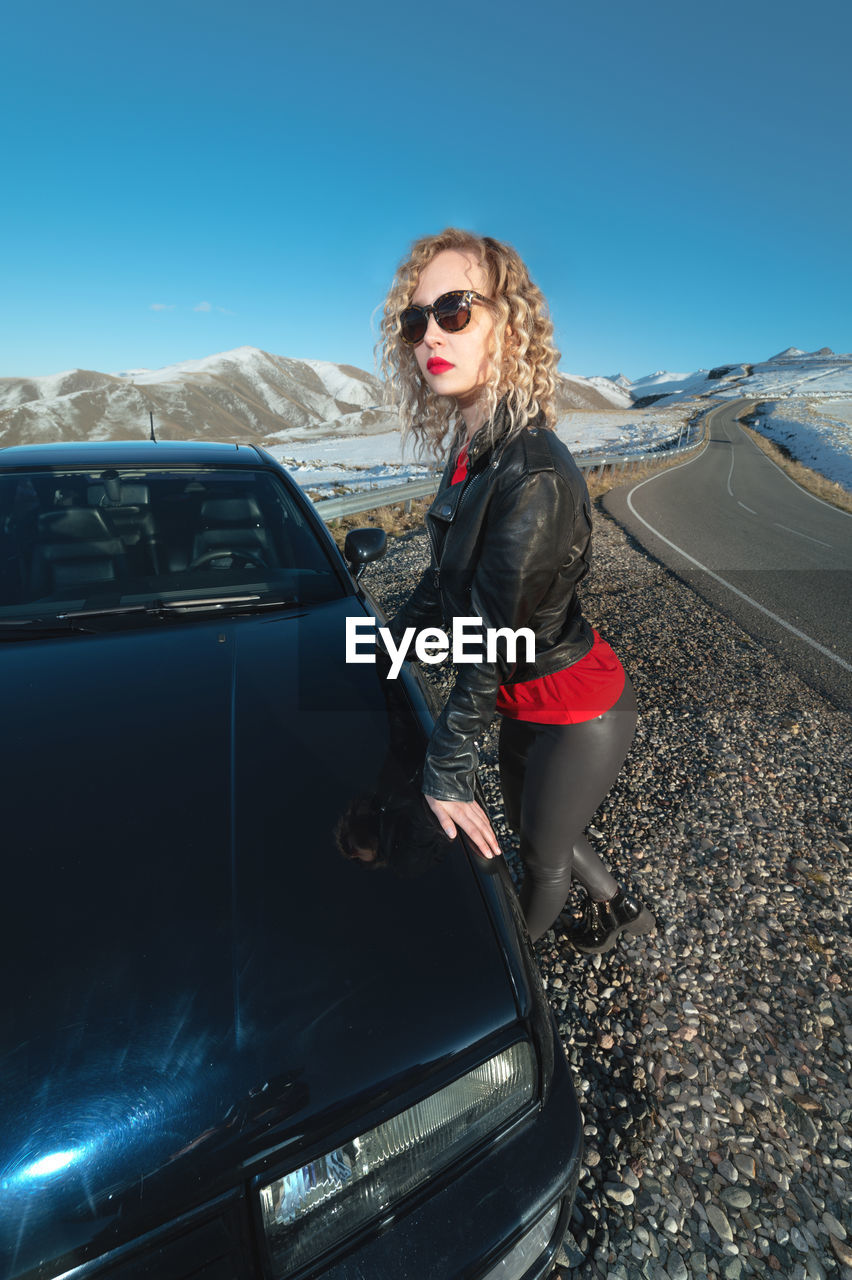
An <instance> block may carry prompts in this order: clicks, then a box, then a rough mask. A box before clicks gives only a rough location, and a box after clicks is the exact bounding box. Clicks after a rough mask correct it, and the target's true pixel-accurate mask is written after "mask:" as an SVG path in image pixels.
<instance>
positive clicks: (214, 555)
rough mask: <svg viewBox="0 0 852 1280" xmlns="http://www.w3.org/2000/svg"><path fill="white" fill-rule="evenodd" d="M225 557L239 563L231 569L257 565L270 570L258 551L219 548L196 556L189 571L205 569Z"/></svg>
mask: <svg viewBox="0 0 852 1280" xmlns="http://www.w3.org/2000/svg"><path fill="white" fill-rule="evenodd" d="M224 556H229V557H230V558H231V560H232V561H234V560H236V561H238V562H239V564H238V565H235V564H233V563H232V564H230V565H229V566H228V567H229V568H230V569H235V568H238V567H239V566H240V565H242V566H248V565H250V564H253V565H256V566H257V567H258V568H260V569H268V568H269V565H268V564H267V563H266V561H265V560H264V559H263V557H262V556H260V555H258V553H257V552H256V551H248V550H246V549H244V548H243V547H217V548H216V549H215V550H213V551H205V552H203V553H202V554H201V555H200V556H196V557H195V559H194V560H193V562H192V564H190V565H188V566H187V568H188V569H203V568H205V566H207V565H210V564H212V563H213V561H214V560H221V559H222V558H223V557H224Z"/></svg>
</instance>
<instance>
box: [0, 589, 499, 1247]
mask: <svg viewBox="0 0 852 1280" xmlns="http://www.w3.org/2000/svg"><path fill="white" fill-rule="evenodd" d="M347 615H358V616H361V617H363V616H364V613H363V610H362V608H361V606H360V604H359V603H358V601H357V599H355V598H352V597H350V598H348V599H346V600H343V601H339V602H332V603H330V604H327V605H323V606H320V607H317V608H313V609H310V610H304V611H293V612H290V613H283V614H275V615H273V616H270V617H252V618H234V619H225V620H222V619H219V620H216V621H213V622H209V621H199V620H191V621H184V622H168V623H158V624H152V626H151V627H149V628H145V627H143V628H141V629H140V628H137V627H134V628H132V629H121V630H119V631H118V632H113V633H111V634H108V635H94V636H90V635H82V636H72V637H68V638H67V639H58V640H57V639H54V640H50V641H30V642H26V643H19V644H14V645H5V646H4V648H3V650H2V661H3V676H2V683H3V765H2V786H3V789H4V792H5V795H4V804H3V818H2V822H3V827H4V841H3V843H4V848H5V852H6V857H5V874H6V878H7V883H6V887H5V894H4V896H5V897H6V902H7V905H8V906H10V907H11V908H12V910H11V912H10V913H8V914H9V916H10V918H9V922H8V924H7V925H6V926H4V934H5V936H4V938H3V945H4V948H6V949H7V956H6V973H7V974H8V975H10V976H9V980H8V981H7V994H6V997H5V999H4V1003H5V1005H6V1009H5V1013H6V1017H5V1018H4V1021H3V1026H4V1030H3V1032H2V1039H0V1087H1V1088H2V1096H3V1100H4V1110H5V1116H4V1118H3V1120H2V1127H0V1190H2V1196H0V1205H2V1208H0V1240H2V1244H3V1247H4V1249H5V1251H6V1256H7V1258H11V1259H12V1260H13V1268H12V1269H13V1271H17V1270H23V1269H25V1268H26V1267H27V1266H28V1265H34V1263H35V1262H36V1261H37V1260H38V1259H43V1258H50V1257H54V1256H59V1255H60V1254H63V1255H64V1254H66V1253H68V1252H69V1250H74V1251H75V1252H74V1254H73V1257H74V1259H75V1260H81V1259H83V1258H85V1257H88V1256H91V1255H92V1254H93V1253H94V1254H97V1253H100V1252H103V1251H104V1250H105V1249H107V1248H111V1247H113V1246H114V1245H116V1244H118V1243H121V1242H122V1241H124V1240H126V1239H128V1238H131V1237H132V1236H133V1235H135V1234H138V1233H139V1232H140V1231H141V1230H143V1229H146V1228H147V1227H149V1226H151V1225H156V1224H157V1222H159V1221H162V1220H163V1219H164V1217H165V1216H176V1215H177V1213H178V1212H180V1210H181V1209H182V1208H183V1207H185V1206H186V1205H187V1204H190V1203H199V1202H201V1201H202V1200H204V1199H206V1198H209V1197H211V1196H213V1195H215V1194H218V1193H220V1192H222V1191H224V1190H226V1189H228V1188H230V1187H232V1186H233V1185H234V1184H235V1181H236V1180H238V1179H239V1178H243V1179H245V1177H246V1176H249V1175H250V1174H251V1173H252V1172H255V1171H257V1170H258V1169H261V1168H264V1167H270V1168H271V1167H273V1165H275V1166H280V1165H284V1166H286V1164H287V1162H288V1161H290V1163H291V1164H295V1165H298V1163H300V1160H299V1153H300V1152H301V1151H302V1150H304V1149H306V1147H307V1146H310V1143H311V1142H312V1141H313V1142H315V1143H316V1142H320V1141H321V1138H322V1135H324V1134H327V1135H330V1136H332V1137H333V1135H334V1132H335V1127H336V1126H337V1127H339V1125H340V1124H341V1117H342V1115H343V1109H344V1107H345V1108H346V1110H347V1114H350V1115H354V1116H356V1117H357V1116H358V1115H359V1114H363V1115H366V1114H367V1113H368V1112H369V1109H370V1107H374V1106H375V1105H377V1102H379V1101H381V1100H382V1099H387V1098H388V1097H390V1098H392V1097H393V1096H394V1094H395V1093H398V1092H399V1091H400V1090H401V1089H402V1088H403V1087H408V1086H409V1085H410V1084H411V1082H412V1080H415V1081H416V1080H424V1081H425V1078H426V1076H428V1074H429V1072H430V1071H432V1070H434V1069H436V1068H439V1067H441V1066H442V1065H444V1066H445V1065H446V1064H447V1062H448V1061H450V1060H451V1059H452V1057H453V1055H456V1054H459V1053H460V1052H462V1051H463V1050H465V1049H467V1048H468V1047H469V1046H471V1045H472V1044H474V1043H475V1042H477V1041H479V1040H484V1039H485V1038H486V1037H488V1036H489V1035H491V1034H492V1033H495V1032H497V1031H499V1029H500V1028H503V1027H506V1026H507V1024H511V1023H512V1022H513V1021H514V1020H515V1019H516V1018H517V1016H518V1014H517V1008H516V1006H515V1002H514V999H513V990H512V986H511V984H510V981H509V979H508V977H507V973H506V967H505V965H504V962H503V958H502V954H501V951H500V948H499V946H498V944H497V940H496V935H495V932H494V928H493V926H492V922H491V918H490V916H489V914H488V912H487V911H486V909H485V907H484V905H483V896H482V893H481V890H480V885H479V883H478V875H479V873H478V872H477V871H476V870H474V868H473V867H472V865H471V863H470V862H469V860H468V857H467V855H466V854H465V852H464V850H463V849H462V847H461V845H460V844H459V842H454V843H453V844H450V843H449V842H447V841H444V840H443V837H441V841H443V845H441V848H439V850H438V853H437V854H436V853H435V847H434V845H430V844H429V842H428V841H427V842H426V848H427V854H426V855H425V856H424V855H423V851H422V849H421V853H420V855H419V856H418V857H412V856H411V851H410V850H407V849H406V848H404V847H402V846H400V843H399V841H397V845H396V852H395V854H394V857H393V858H391V861H390V863H389V865H388V866H384V867H381V868H378V869H374V868H371V867H368V866H365V865H363V864H362V863H358V862H352V861H349V860H346V859H344V858H343V857H342V856H341V854H340V852H339V849H338V846H337V840H336V836H335V829H336V827H337V826H338V824H339V822H340V819H341V817H342V815H344V813H346V812H347V811H348V810H351V807H352V806H353V804H356V807H358V802H364V803H362V804H361V805H360V808H361V809H362V810H363V809H364V808H365V807H366V808H367V809H372V810H375V809H377V808H380V807H381V806H382V805H383V806H384V809H385V813H384V814H383V815H381V818H380V819H379V820H381V821H383V822H390V820H391V815H392V814H393V812H394V806H395V805H397V806H398V807H399V797H400V796H401V797H402V798H403V799H402V802H401V806H402V808H405V806H406V805H409V803H411V802H415V803H416V800H418V799H419V788H418V783H417V777H416V774H417V769H418V766H419V764H421V763H422V755H423V742H424V739H423V733H422V728H420V727H418V724H417V721H416V717H415V716H414V714H413V713H412V711H411V708H410V705H409V700H408V698H407V697H406V694H405V685H404V682H403V681H401V680H400V681H390V680H388V679H386V678H384V677H383V675H382V672H381V670H380V669H379V668H377V666H376V665H374V664H371V665H366V664H364V665H361V664H358V665H351V664H350V665H348V666H347V665H346V664H344V662H343V654H344V625H345V618H346V616H347ZM420 804H421V806H422V800H421V801H420ZM440 843H441V842H439V844H440ZM404 844H405V841H403V842H402V845H403V846H404ZM444 845H445V850H444V847H443V846H444ZM430 851H431V853H430ZM427 1091H428V1086H427Z"/></svg>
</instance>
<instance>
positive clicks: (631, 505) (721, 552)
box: [604, 400, 852, 709]
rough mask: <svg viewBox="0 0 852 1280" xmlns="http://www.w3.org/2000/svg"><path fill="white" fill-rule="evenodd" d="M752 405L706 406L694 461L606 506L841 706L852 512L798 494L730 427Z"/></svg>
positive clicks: (848, 665)
mask: <svg viewBox="0 0 852 1280" xmlns="http://www.w3.org/2000/svg"><path fill="white" fill-rule="evenodd" d="M750 404H751V402H750V401H748V400H736V401H731V402H729V403H727V404H723V405H720V406H719V408H717V409H713V410H712V411H711V412H710V413H709V415H708V436H709V438H708V441H707V443H706V444H705V446H704V448H703V449H702V450H701V452H700V453H699V454H697V455H696V456H695V457H693V458H692V459H690V460H689V461H688V462H684V463H681V464H680V465H679V466H677V467H672V468H671V469H670V470H668V471H664V472H661V473H660V474H659V475H656V476H651V477H650V479H648V480H643V481H641V482H640V483H639V484H636V485H633V486H630V487H628V486H623V487H622V488H619V489H612V490H611V491H610V492H609V493H608V494H607V495H606V497H605V498H604V507H605V508H606V510H607V511H608V512H609V513H610V515H612V516H614V518H615V519H616V520H617V521H618V522H619V524H621V525H622V526H623V527H624V528H626V529H627V531H628V532H629V533H630V534H632V535H633V537H634V538H635V539H636V540H637V541H638V542H639V543H641V545H642V546H643V547H645V548H646V550H648V551H650V552H651V554H652V555H653V556H655V557H656V558H657V559H658V560H660V561H662V562H663V563H664V564H666V565H668V567H669V568H671V569H673V570H674V571H675V572H676V573H677V574H678V575H679V576H680V577H682V578H684V579H685V580H686V581H688V582H689V583H690V585H691V586H693V587H694V588H695V589H696V590H697V591H699V592H700V593H701V595H703V596H704V597H705V598H707V599H709V600H710V601H711V602H712V603H713V604H714V605H715V606H716V607H718V608H719V609H721V610H723V611H724V612H725V613H726V614H729V615H730V616H731V617H733V618H734V619H735V620H736V621H737V622H738V623H739V625H740V626H741V627H742V628H743V630H744V631H747V632H749V633H750V634H751V635H754V636H756V637H757V638H759V639H760V640H761V641H763V642H764V643H766V644H767V645H768V647H770V648H771V649H772V650H773V651H774V652H775V653H776V654H777V655H778V656H779V658H781V659H782V660H783V661H784V662H785V663H786V664H787V665H788V666H790V667H791V668H792V669H793V670H795V671H796V672H797V673H798V674H799V675H800V676H802V677H803V679H805V680H807V681H808V683H810V684H811V685H814V686H815V687H816V688H817V689H819V691H820V692H821V693H823V694H825V695H826V696H828V697H829V698H830V699H831V700H832V701H833V702H835V703H837V705H839V706H841V707H844V708H846V709H849V708H850V707H852V515H847V514H846V512H843V511H840V510H838V508H836V507H832V506H829V505H828V504H827V503H825V502H822V501H820V499H819V498H814V497H813V496H812V495H811V494H809V493H806V492H805V490H804V489H800V488H799V486H798V485H797V484H794V482H793V481H792V480H790V478H789V477H788V476H787V475H785V473H784V472H783V471H782V470H781V469H780V468H779V467H777V466H776V465H775V463H774V462H771V461H770V460H769V459H768V458H767V457H766V455H765V454H764V453H762V452H761V451H760V450H759V449H758V448H757V446H756V445H755V444H754V443H753V442H752V441H751V440H750V439H749V438H748V436H747V435H746V434H745V432H744V431H743V430H742V428H741V427H740V425H739V423H738V422H737V421H736V418H737V416H738V415H739V414H741V413H744V412H745V411H746V409H747V408H748V407H749V406H750ZM710 644H711V645H712V638H710Z"/></svg>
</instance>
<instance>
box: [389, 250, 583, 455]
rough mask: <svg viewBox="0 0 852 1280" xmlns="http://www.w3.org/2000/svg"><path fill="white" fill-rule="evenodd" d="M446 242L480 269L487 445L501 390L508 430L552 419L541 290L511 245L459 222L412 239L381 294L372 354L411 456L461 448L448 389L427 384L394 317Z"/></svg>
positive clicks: (552, 353) (552, 358) (552, 350)
mask: <svg viewBox="0 0 852 1280" xmlns="http://www.w3.org/2000/svg"><path fill="white" fill-rule="evenodd" d="M445 249H456V250H459V251H461V252H462V253H471V254H472V255H473V256H474V257H475V258H476V259H477V261H478V262H479V264H480V266H481V267H483V268H484V270H485V273H486V279H487V285H486V288H485V293H486V295H487V297H488V298H489V299H490V300H491V311H492V314H493V316H494V336H493V342H492V349H491V353H490V362H491V369H490V374H489V377H488V381H487V383H486V387H485V393H486V415H487V416H486V426H485V430H486V431H487V433H488V435H489V444H490V443H492V442H493V430H494V414H495V410H496V408H497V405H498V403H499V402H500V400H502V399H503V397H505V399H506V411H507V414H508V420H509V427H508V435H509V436H514V435H517V433H518V432H519V431H522V430H523V429H524V426H525V425H526V423H527V421H528V420H529V419H530V418H534V417H536V415H537V414H538V413H539V412H540V411H541V412H543V414H544V419H545V422H544V425H546V426H547V427H550V428H552V427H554V426H555V425H556V417H557V414H556V404H555V400H556V387H557V383H556V365H557V363H558V362H559V352H558V351H557V349H556V347H555V346H554V345H553V325H552V323H551V320H550V315H549V313H548V309H547V303H546V302H545V299H544V295H543V294H542V292H541V290H540V289H538V288H537V286H536V285H534V284H533V282H532V280H531V279H530V275H529V271H528V270H527V268H526V266H525V265H524V263H523V261H522V260H521V258H520V257H519V255H518V254H517V252H516V251H515V250H514V249H513V248H512V247H511V245H508V244H503V243H501V241H499V240H493V239H492V238H491V237H490V236H478V235H475V234H474V233H473V232H471V231H462V230H459V229H458V228H457V227H447V229H446V230H445V231H441V232H440V233H439V234H438V235H433V236H422V237H421V239H419V240H415V242H414V244H413V245H412V246H411V252H410V253H409V255H408V257H407V258H405V259H403V261H402V262H401V263H400V265H399V267H398V268H397V272H396V275H395V276H394V279H393V283H392V285H391V288H390V292H389V293H388V296H387V299H386V301H385V305H384V311H383V315H382V321H381V338H380V339H379V341H378V342H377V344H376V356H377V360H379V359H380V369H381V373H382V375H383V377H384V379H385V389H386V395H387V398H388V400H389V402H390V404H391V405H392V406H393V407H394V408H395V409H396V410H397V412H398V413H399V416H400V418H401V420H402V427H403V444H405V443H406V442H407V441H409V440H410V439H411V438H412V437H413V438H414V442H415V443H414V453H415V455H416V456H422V454H423V452H424V450H425V451H426V452H428V453H430V454H432V455H433V456H434V457H436V458H437V459H439V460H442V459H443V458H444V457H445V456H446V454H447V452H448V451H449V452H451V453H455V451H456V450H457V449H458V448H459V447H460V445H461V442H462V440H463V438H464V436H465V428H464V422H463V421H462V419H461V415H460V414H459V411H458V406H457V405H456V401H455V399H454V398H453V397H452V396H438V395H435V394H433V393H432V392H431V391H430V390H429V387H428V386H427V384H426V382H425V381H424V379H423V377H422V375H421V373H420V370H419V368H418V365H417V360H416V357H415V355H414V349H413V347H411V346H408V345H407V344H406V343H404V342H403V341H402V338H401V337H400V324H399V317H400V313H401V312H402V311H404V309H405V308H406V307H407V306H409V304H410V303H411V300H412V298H413V297H414V294H415V291H416V289H417V284H418V281H419V279H420V274H421V272H422V271H423V269H424V267H426V266H428V264H429V263H430V262H431V261H432V259H433V258H434V257H436V256H437V255H438V254H439V253H441V252H443V250H445ZM448 435H449V443H448V442H447V436H448Z"/></svg>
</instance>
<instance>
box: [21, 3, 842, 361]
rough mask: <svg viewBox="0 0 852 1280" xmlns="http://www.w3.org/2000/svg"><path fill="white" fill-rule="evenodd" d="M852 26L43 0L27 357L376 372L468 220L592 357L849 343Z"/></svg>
mask: <svg viewBox="0 0 852 1280" xmlns="http://www.w3.org/2000/svg"><path fill="white" fill-rule="evenodd" d="M850 41H852V6H850V5H849V4H848V0H815V2H814V3H812V4H810V5H808V6H801V5H799V4H797V5H793V4H791V3H788V0H757V2H756V0H740V3H733V2H732V0H716V2H715V3H714V4H712V5H704V6H699V5H685V4H683V3H682V0H678V3H675V2H674V0H658V2H657V0H649V3H647V4H637V3H635V0H629V2H627V0H609V2H608V3H606V4H604V3H599V4H594V3H592V4H590V3H583V4H579V3H575V2H574V0H560V2H557V0H547V2H546V3H542V2H541V0H528V2H527V3H524V4H520V3H517V0H513V2H512V3H506V2H505V0H487V2H484V0H463V2H461V3H455V4H452V5H449V6H448V5H443V6H442V5H424V4H410V5H406V4H405V3H403V2H402V0H394V3H387V2H386V0H379V2H378V3H367V4H363V5H360V6H355V5H352V4H347V3H338V0H318V2H315V3H313V4H309V5H294V4H290V3H281V2H279V3H270V2H268V0H245V3H243V4H242V5H233V4H223V3H220V0H204V2H203V3H201V2H200V0H169V3H164V2H163V0H148V2H147V3H146V4H145V5H140V4H134V3H129V4H124V5H116V4H115V3H114V0H110V3H106V2H103V0H79V3H77V4H74V5H71V4H68V3H67V0H62V3H57V2H56V0H48V2H47V3H42V4H39V3H38V0H35V3H33V4H32V5H30V6H24V5H16V6H14V7H13V9H12V10H11V11H10V13H9V14H7V16H6V17H5V19H4V45H5V57H4V72H3V77H2V82H0V140H2V151H0V156H2V164H3V168H4V176H5V179H6V181H5V184H4V185H5V189H6V191H5V196H4V199H3V200H2V202H1V203H0V230H1V231H2V249H3V266H2V271H1V272H0V376H23V375H30V376H31V375H38V374H46V373H51V372H56V371H58V370H62V369H68V368H73V367H83V368H90V369H92V368H94V369H101V370H105V371H111V370H120V369H126V368H133V367H148V368H157V367H160V366H162V365H164V364H169V363H173V362H176V361H180V360H186V359H194V358H198V357H200V356H204V355H209V354H211V353H213V352H216V351H223V350H227V349H229V348H232V347H236V346H241V345H246V344H247V345H252V346H258V347H262V348H263V349H265V350H267V351H271V352H274V353H276V354H279V355H289V356H299V357H314V358H317V359H325V360H334V361H340V362H347V363H351V364H356V365H359V366H361V367H362V368H372V367H373V355H372V348H373V343H374V341H375V336H376V335H375V320H374V318H373V312H374V310H375V308H377V307H378V306H380V304H381V302H382V300H383V297H384V293H385V291H386V289H387V287H388V284H389V282H390V279H391V277H392V274H393V271H394V268H395V265H396V263H397V262H398V261H399V259H400V258H401V257H402V255H403V254H404V253H405V251H406V249H407V247H408V245H409V244H410V242H411V240H412V239H414V238H415V237H417V236H419V235H422V234H425V233H427V232H430V231H435V230H438V229H440V228H441V227H443V226H446V225H449V224H456V225H459V226H464V227H470V228H472V229H474V230H477V231H479V232H481V233H485V234H489V235H493V236H496V237H498V238H499V239H504V240H508V241H509V242H510V243H512V244H514V245H515V247H516V248H517V249H518V250H519V252H520V253H521V255H522V256H523V257H524V258H525V259H526V261H527V263H528V264H529V266H530V269H531V271H532V274H533V277H534V279H535V280H536V281H537V283H538V284H539V285H540V286H541V288H542V289H543V290H544V292H545V294H546V296H547V297H548V299H549V301H550V306H551V311H552V314H553V318H554V323H555V326H556V332H557V340H558V344H559V347H560V349H561V351H562V353H563V358H562V368H563V370H564V371H565V372H574V373H580V374H585V375H591V374H596V373H609V374H612V373H616V372H619V371H620V372H623V373H625V374H627V376H628V377H631V378H637V377H641V376H642V375H644V374H647V373H651V372H653V371H654V370H656V369H670V370H678V371H686V370H690V369H694V368H698V367H701V366H704V367H709V366H712V365H714V364H718V363H722V362H724V361H726V360H755V361H756V360H761V359H766V358H767V357H769V356H770V355H773V354H774V353H775V352H776V351H778V350H781V349H782V348H784V347H786V346H789V345H795V346H798V347H802V348H803V349H805V350H813V349H816V348H818V347H821V346H823V345H828V346H830V347H833V349H834V350H835V351H849V350H850V349H852V303H850V299H852V235H850V208H852V199H850V197H852V165H850V135H849V125H850V119H852V111H850V107H852V90H851V89H850V83H851V82H850V76H849V70H848V50H849V48H850ZM155 307H157V308H161V309H157V310H155V309H153V308H155ZM199 308H201V309H199ZM371 326H372V327H371Z"/></svg>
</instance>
